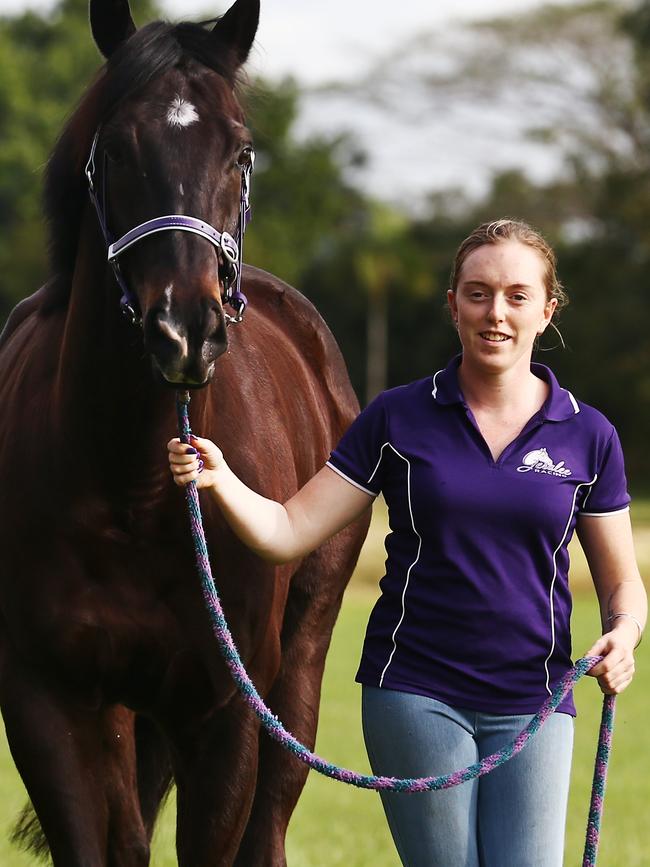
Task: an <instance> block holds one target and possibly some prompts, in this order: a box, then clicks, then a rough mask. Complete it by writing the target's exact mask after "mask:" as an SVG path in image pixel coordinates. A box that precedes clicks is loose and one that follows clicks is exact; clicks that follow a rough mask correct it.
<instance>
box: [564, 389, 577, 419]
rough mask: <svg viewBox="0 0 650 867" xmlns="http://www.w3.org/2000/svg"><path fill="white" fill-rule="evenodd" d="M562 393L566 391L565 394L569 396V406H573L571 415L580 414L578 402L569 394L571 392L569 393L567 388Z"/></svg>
mask: <svg viewBox="0 0 650 867" xmlns="http://www.w3.org/2000/svg"><path fill="white" fill-rule="evenodd" d="M564 391H566V393H567V394H568V395H569V400H570V401H571V404H572V405H573V414H574V415H578V413H579V412H580V407H579V406H578V401H577V400H576V399H575V397H574V396H573V395H572V394H571V392H570V391H569V389H568V388H565V389H564Z"/></svg>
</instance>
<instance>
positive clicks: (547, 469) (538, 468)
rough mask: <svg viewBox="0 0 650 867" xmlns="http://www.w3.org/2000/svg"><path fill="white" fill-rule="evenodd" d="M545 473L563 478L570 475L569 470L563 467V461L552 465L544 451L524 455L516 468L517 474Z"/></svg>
mask: <svg viewBox="0 0 650 867" xmlns="http://www.w3.org/2000/svg"><path fill="white" fill-rule="evenodd" d="M531 470H532V471H533V472H534V473H545V474H546V475H549V476H560V478H565V477H566V476H570V475H571V470H570V469H568V468H567V467H565V466H564V461H558V463H557V464H556V463H554V462H553V460H552V458H551V457H550V455H549V453H548V452H547V451H546V449H535V450H534V451H532V452H528V453H527V454H525V455H524V457H523V460H522V464H521V466H520V467H517V472H518V473H529V472H530V471H531Z"/></svg>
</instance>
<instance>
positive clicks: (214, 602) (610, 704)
mask: <svg viewBox="0 0 650 867" xmlns="http://www.w3.org/2000/svg"><path fill="white" fill-rule="evenodd" d="M189 402H190V395H189V392H187V391H185V392H178V395H177V401H176V410H177V414H178V429H179V436H180V440H181V442H183V443H188V444H189V440H190V436H191V430H190V422H189V417H188V405H189ZM185 495H186V499H187V504H188V507H189V512H190V523H191V527H192V538H193V540H194V548H195V551H196V563H197V567H198V570H199V576H200V578H201V589H202V592H203V598H204V600H205V604H206V607H207V609H208V614H209V616H210V620H211V622H212V629H213V632H214V635H215V637H216V639H217V642H218V644H219V649H220V651H221V654H222V655H223V657H224V659H225V661H226V664H227V666H228V668H229V669H230V673H231V675H232V678H233V680H234V681H235V683H236V685H237V688H238V689H239V691H240V692H241V694H242V696H243V697H244V699H245V701H246V703H247V704H248V705H249V706H250V707H251V708H252V710H253V712H254V713H255V715H256V716H257V717H258V719H259V720H260V722H261V723H262V725H263V726H264V728H265V729H266V730H267V732H268V733H269V735H270V736H271V737H272V738H273V739H274V740H276V741H277V742H278V743H279V744H281V745H282V746H283V747H285V749H287V750H289V752H291V753H293V754H294V755H295V756H296V757H297V758H298V759H300V761H301V762H304V763H305V764H306V765H308V766H309V767H310V768H312V769H313V770H315V771H318V773H319V774H323V775H324V776H326V777H331V778H332V779H334V780H339V781H340V782H342V783H348V784H350V785H352V786H357V787H358V788H360V789H374V790H375V791H384V792H431V791H439V790H441V789H450V788H451V787H452V786H458V785H459V784H460V783H464V782H466V781H467V780H473V779H476V778H477V777H482V776H484V775H485V774H489V773H490V771H493V770H494V769H495V768H498V767H499V765H503V764H504V763H505V762H507V761H509V760H510V759H511V758H512V757H513V756H516V755H517V753H519V752H521V750H522V749H523V748H524V747H525V745H526V744H527V743H528V741H529V740H530V739H531V738H532V737H533V736H534V735H535V734H537V732H538V731H539V730H540V729H541V727H542V726H543V725H544V723H545V722H546V720H547V719H548V718H549V717H550V716H551V714H552V713H553V712H554V710H555V709H556V708H557V706H558V705H559V704H560V702H561V701H562V699H563V698H564V697H565V696H566V695H567V694H568V692H569V690H570V689H571V688H572V687H573V685H574V684H575V683H577V682H578V680H580V678H581V677H582V676H583V675H584V674H586V673H587V672H588V671H589V669H590V668H592V667H593V666H594V665H596V664H597V663H598V662H600V660H601V659H602V657H600V656H584V657H583V658H582V659H579V660H578V661H577V662H576V664H575V665H574V666H573V668H571V669H570V670H569V671H568V672H567V673H566V674H565V675H564V677H563V678H562V680H561V681H560V683H559V684H558V685H557V687H556V688H555V690H554V692H553V694H552V695H550V696H549V697H548V698H547V699H546V701H545V702H544V704H543V705H542V707H541V708H540V710H539V711H538V712H537V713H536V714H535V716H534V717H533V719H532V720H531V721H530V722H529V723H528V725H527V726H526V728H524V729H523V731H521V732H520V733H519V734H518V735H517V737H516V738H515V739H514V741H512V743H510V744H508V745H507V746H505V747H503V749H501V750H499V752H496V753H493V754H492V755H490V756H486V757H485V758H484V759H481V761H480V762H476V763H475V764H473V765H469V767H467V768H463V769H462V770H459V771H454V772H453V773H451V774H442V775H441V776H438V777H419V778H414V779H409V778H406V779H397V778H395V777H379V776H372V775H365V774H359V773H357V772H356V771H350V770H347V769H346V768H339V767H338V766H337V765H332V764H330V762H328V761H326V760H325V759H322V758H321V757H320V756H317V755H316V754H315V753H313V752H311V750H309V749H307V747H306V746H304V745H303V744H301V743H300V741H298V740H297V739H296V738H295V737H294V736H293V735H292V734H291V733H290V732H288V731H287V730H286V729H285V728H284V726H283V725H282V723H281V722H280V720H279V719H278V718H277V717H276V716H275V715H274V714H273V713H271V711H270V710H269V709H268V708H267V706H266V705H265V704H264V701H263V700H262V698H261V697H260V695H259V693H258V692H257V690H256V689H255V686H254V684H253V682H252V681H251V679H250V677H249V676H248V674H247V672H246V669H245V668H244V665H243V663H242V661H241V658H240V656H239V653H238V652H237V648H236V647H235V642H234V641H233V638H232V635H231V633H230V630H229V629H228V624H227V622H226V618H225V616H224V613H223V609H222V608H221V602H220V600H219V595H218V593H217V590H216V587H215V584H214V579H213V577H212V571H211V568H210V559H209V556H208V548H207V545H206V541H205V533H204V531H203V520H202V517H201V507H200V505H199V495H198V490H197V487H196V482H190V483H189V484H188V485H186V487H185ZM615 699H616V697H615V696H613V695H606V696H605V699H604V702H603V713H602V719H601V725H600V735H599V739H598V749H597V752H596V763H595V768H594V780H593V786H592V791H591V803H590V807H589V818H588V822H587V836H586V841H585V850H584V855H583V860H582V867H595V864H596V855H597V851H598V841H599V835H600V824H601V819H602V814H603V802H604V796H605V781H606V778H607V764H608V761H609V754H610V750H611V743H612V731H613V727H614V708H615Z"/></svg>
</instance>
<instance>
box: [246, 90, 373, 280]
mask: <svg viewBox="0 0 650 867" xmlns="http://www.w3.org/2000/svg"><path fill="white" fill-rule="evenodd" d="M299 99H300V93H299V90H298V86H297V85H296V83H295V82H293V81H291V80H290V79H287V80H285V81H282V82H279V83H277V84H271V83H269V82H264V81H259V80H258V81H256V82H254V83H253V86H252V88H251V90H250V92H249V94H248V96H247V108H248V109H249V115H250V116H249V118H248V123H249V126H250V127H251V130H252V132H253V137H254V141H255V151H256V161H255V173H254V176H253V208H254V215H255V214H257V215H259V218H256V217H255V218H254V219H253V222H252V223H251V226H250V229H249V231H248V233H247V235H246V247H245V249H246V261H247V262H250V263H251V264H254V265H259V266H260V267H262V268H265V269H266V270H267V271H272V272H273V273H275V274H277V275H278V276H279V277H281V278H282V279H283V280H286V281H287V282H288V283H291V284H292V285H295V286H297V287H298V288H300V289H302V290H303V291H306V290H305V286H304V285H303V283H304V281H303V274H304V272H305V269H306V268H307V267H308V266H309V264H310V263H311V261H312V260H313V259H314V258H315V257H316V258H318V257H320V256H327V255H328V254H329V253H330V252H331V251H332V250H334V249H336V248H337V247H338V244H339V243H340V241H341V239H344V238H345V237H347V236H348V235H350V234H354V233H355V232H356V231H358V228H359V226H360V225H361V224H362V223H363V222H364V221H365V211H366V204H365V202H364V199H363V197H362V196H361V195H360V193H358V192H357V191H356V190H355V189H354V188H353V187H352V186H351V185H350V184H349V183H348V182H347V181H346V179H345V172H346V168H347V166H348V165H350V164H354V163H359V162H360V161H362V160H363V155H362V154H360V153H359V152H358V151H357V150H355V149H354V147H353V145H352V143H351V141H350V140H349V139H348V138H347V137H345V136H337V135H335V136H331V137H325V136H310V137H308V138H302V139H299V138H297V136H296V133H295V124H296V120H297V117H298V112H299V107H300V102H299ZM307 294H309V293H308V292H307Z"/></svg>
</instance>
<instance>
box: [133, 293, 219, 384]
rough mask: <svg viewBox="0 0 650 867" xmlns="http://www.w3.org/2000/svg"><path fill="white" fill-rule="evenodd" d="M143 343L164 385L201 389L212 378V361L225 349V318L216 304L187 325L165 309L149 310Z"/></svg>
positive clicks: (213, 364)
mask: <svg viewBox="0 0 650 867" xmlns="http://www.w3.org/2000/svg"><path fill="white" fill-rule="evenodd" d="M144 342H145V348H146V350H147V351H148V352H149V354H150V355H151V358H152V360H153V366H154V369H155V370H156V371H157V373H158V374H159V375H160V376H161V377H162V380H163V382H165V383H166V384H168V385H170V386H173V387H174V388H179V387H182V388H201V387H203V386H205V385H207V384H208V383H209V382H210V380H211V379H212V376H213V374H214V368H215V362H216V360H217V358H218V357H219V356H220V355H222V354H223V353H224V352H225V351H226V349H227V347H228V338H227V334H226V322H225V317H224V315H223V312H222V310H221V308H220V307H217V306H216V305H215V306H214V307H211V308H210V309H209V310H208V311H207V313H206V312H205V311H202V313H201V315H200V316H199V317H198V319H197V321H194V322H189V323H185V322H182V321H180V320H179V319H177V318H175V317H173V316H172V315H171V314H170V313H169V312H167V311H165V310H152V311H150V312H149V313H147V315H146V317H145V321H144Z"/></svg>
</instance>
